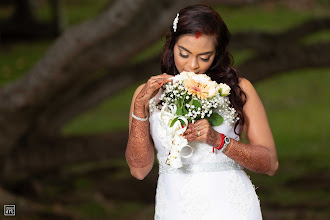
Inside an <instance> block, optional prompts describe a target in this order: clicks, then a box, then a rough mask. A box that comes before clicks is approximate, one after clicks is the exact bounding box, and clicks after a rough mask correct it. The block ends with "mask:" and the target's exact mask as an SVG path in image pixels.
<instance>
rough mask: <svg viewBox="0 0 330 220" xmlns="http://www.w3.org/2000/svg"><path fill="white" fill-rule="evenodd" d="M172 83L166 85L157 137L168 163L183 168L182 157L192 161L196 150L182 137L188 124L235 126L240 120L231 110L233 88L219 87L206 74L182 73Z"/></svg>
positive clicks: (161, 99)
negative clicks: (203, 120) (165, 151)
mask: <svg viewBox="0 0 330 220" xmlns="http://www.w3.org/2000/svg"><path fill="white" fill-rule="evenodd" d="M172 79H173V82H172V83H171V82H170V83H167V84H165V85H164V86H163V89H164V92H163V94H162V95H161V96H160V98H159V100H160V101H161V104H162V108H161V111H160V114H159V121H160V127H161V131H160V132H158V136H159V138H160V140H161V142H162V144H163V146H164V147H165V148H166V150H167V152H168V157H167V160H166V164H167V165H169V166H171V168H174V169H176V168H180V167H182V161H181V158H189V157H190V156H192V154H193V149H192V147H191V146H190V145H188V141H187V140H186V139H185V138H184V137H183V133H184V132H185V130H186V129H187V125H188V123H194V122H195V121H197V120H200V119H203V118H205V119H207V120H208V121H209V123H210V124H211V125H212V126H218V125H221V124H222V123H223V122H225V123H226V124H228V125H232V124H233V123H234V122H235V121H236V120H238V118H237V113H236V110H235V109H234V108H232V107H230V101H229V98H228V95H229V94H230V87H229V86H228V85H226V84H223V83H220V84H218V83H217V82H215V81H212V80H211V78H210V77H209V76H207V75H205V74H195V73H193V72H181V73H180V74H179V75H176V76H174V77H173V78H172Z"/></svg>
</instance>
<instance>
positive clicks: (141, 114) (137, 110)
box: [133, 104, 147, 118]
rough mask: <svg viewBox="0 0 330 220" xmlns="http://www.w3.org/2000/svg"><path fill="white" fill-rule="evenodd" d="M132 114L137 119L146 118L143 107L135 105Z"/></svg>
mask: <svg viewBox="0 0 330 220" xmlns="http://www.w3.org/2000/svg"><path fill="white" fill-rule="evenodd" d="M133 114H134V115H135V116H137V117H139V118H145V117H147V115H146V113H145V107H144V106H143V105H139V104H135V105H134V111H133Z"/></svg>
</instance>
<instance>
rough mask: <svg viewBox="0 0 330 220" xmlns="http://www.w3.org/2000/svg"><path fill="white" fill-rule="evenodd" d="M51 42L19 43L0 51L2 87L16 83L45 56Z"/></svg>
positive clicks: (0, 79)
mask: <svg viewBox="0 0 330 220" xmlns="http://www.w3.org/2000/svg"><path fill="white" fill-rule="evenodd" d="M50 44H51V42H49V41H43V42H29V43H27V42H19V43H16V44H13V45H6V46H3V47H1V50H0V86H3V85H5V84H6V83H10V82H12V81H15V80H16V79H18V78H19V77H20V76H22V75H24V74H25V73H27V72H28V71H29V69H30V68H32V67H33V65H34V64H35V63H36V62H37V61H38V60H39V59H40V58H41V57H42V56H43V55H44V53H45V52H46V50H47V49H48V47H49V46H50Z"/></svg>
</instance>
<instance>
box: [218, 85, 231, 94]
mask: <svg viewBox="0 0 330 220" xmlns="http://www.w3.org/2000/svg"><path fill="white" fill-rule="evenodd" d="M219 87H220V88H219V90H220V95H221V96H227V95H229V94H230V87H229V86H228V85H227V84H224V83H220V85H219Z"/></svg>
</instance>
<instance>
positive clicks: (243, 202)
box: [149, 90, 262, 220]
mask: <svg viewBox="0 0 330 220" xmlns="http://www.w3.org/2000/svg"><path fill="white" fill-rule="evenodd" d="M160 94H161V90H160V92H159V93H158V94H157V95H156V97H154V98H153V99H151V100H150V109H149V111H150V118H149V121H150V134H151V136H152V139H153V141H154V146H155V148H156V151H157V159H158V162H159V177H158V183H157V190H156V206H155V219H157V220H173V219H179V220H204V219H205V220H218V219H224V220H226V219H228V220H232V219H234V220H235V219H237V220H242V219H243V220H260V219H262V215H261V210H260V204H259V199H258V197H257V194H256V192H255V188H254V186H253V185H252V183H251V181H250V179H249V177H248V176H247V175H246V173H245V172H244V171H243V168H242V167H241V166H240V165H239V164H238V163H236V162H235V161H234V160H232V159H231V158H229V157H227V156H226V155H225V154H223V153H221V152H219V151H215V153H213V148H212V147H211V146H209V145H207V144H206V143H203V142H200V141H193V142H190V143H189V144H190V145H191V147H192V148H193V151H194V153H193V155H192V156H191V157H190V158H184V159H183V160H182V163H183V166H182V167H181V168H178V169H176V170H173V169H169V168H168V167H169V166H168V165H167V164H166V163H165V162H166V158H167V152H166V150H165V148H164V147H163V146H162V144H161V141H160V138H159V133H160V132H162V131H161V130H160V126H159V121H158V120H159V117H158V114H159V110H158V109H157V107H156V105H155V103H154V100H155V99H157V97H159V96H160ZM213 128H214V129H215V130H216V131H217V132H220V133H223V134H225V135H226V136H229V137H230V138H233V139H235V140H239V136H238V135H236V134H235V132H234V127H233V126H228V125H226V124H222V125H220V126H215V127H213Z"/></svg>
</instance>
